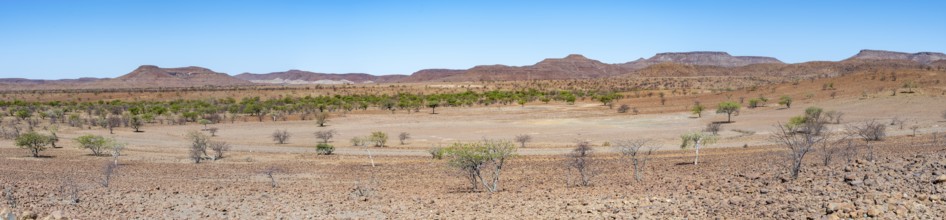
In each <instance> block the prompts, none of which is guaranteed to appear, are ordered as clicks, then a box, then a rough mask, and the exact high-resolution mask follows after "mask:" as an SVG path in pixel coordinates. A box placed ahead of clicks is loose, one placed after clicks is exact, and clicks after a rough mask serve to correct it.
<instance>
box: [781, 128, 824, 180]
mask: <svg viewBox="0 0 946 220" xmlns="http://www.w3.org/2000/svg"><path fill="white" fill-rule="evenodd" d="M775 128H776V130H775V132H774V133H773V134H772V136H771V137H770V138H771V139H772V140H773V141H774V142H776V143H779V144H781V145H782V146H784V147H785V148H787V149H788V155H787V156H788V158H789V160H790V166H789V171H790V172H791V175H792V179H797V178H798V173H799V172H801V168H802V165H803V163H802V162H804V159H805V155H808V152H811V151H812V150H814V148H815V146H817V145H818V144H819V143H822V142H824V141H825V140H826V138H825V137H824V136H821V135H818V134H816V133H814V132H799V131H798V127H797V126H787V125H782V124H781V123H779V124H778V125H776V126H775Z"/></svg>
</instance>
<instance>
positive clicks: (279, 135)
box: [273, 130, 290, 144]
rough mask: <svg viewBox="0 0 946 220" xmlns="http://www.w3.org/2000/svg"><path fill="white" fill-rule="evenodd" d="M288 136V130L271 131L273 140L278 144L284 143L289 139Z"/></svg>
mask: <svg viewBox="0 0 946 220" xmlns="http://www.w3.org/2000/svg"><path fill="white" fill-rule="evenodd" d="M289 136H290V135H289V131H286V130H276V131H274V132H273V141H275V142H276V143H279V144H285V143H286V141H289Z"/></svg>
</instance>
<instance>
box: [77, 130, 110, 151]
mask: <svg viewBox="0 0 946 220" xmlns="http://www.w3.org/2000/svg"><path fill="white" fill-rule="evenodd" d="M76 142H79V148H83V149H89V150H91V151H92V155H94V156H102V155H104V151H105V150H108V145H106V144H105V143H106V139H105V137H102V136H98V135H92V134H87V135H82V136H79V137H78V138H76Z"/></svg>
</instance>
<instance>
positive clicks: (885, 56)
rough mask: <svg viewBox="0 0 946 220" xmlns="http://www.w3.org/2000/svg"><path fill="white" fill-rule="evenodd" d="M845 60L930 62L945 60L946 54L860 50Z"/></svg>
mask: <svg viewBox="0 0 946 220" xmlns="http://www.w3.org/2000/svg"><path fill="white" fill-rule="evenodd" d="M847 60H910V61H914V62H918V63H921V64H930V63H932V62H936V61H938V60H946V54H943V53H937V52H918V53H912V54H911V53H904V52H896V51H886V50H866V49H865V50H861V51H860V52H858V53H857V55H854V56H852V57H851V58H848V59H847Z"/></svg>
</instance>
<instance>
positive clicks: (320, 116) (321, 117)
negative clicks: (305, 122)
mask: <svg viewBox="0 0 946 220" xmlns="http://www.w3.org/2000/svg"><path fill="white" fill-rule="evenodd" d="M328 119H329V117H328V113H325V112H319V113H315V123H316V124H319V127H325V123H328Z"/></svg>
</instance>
